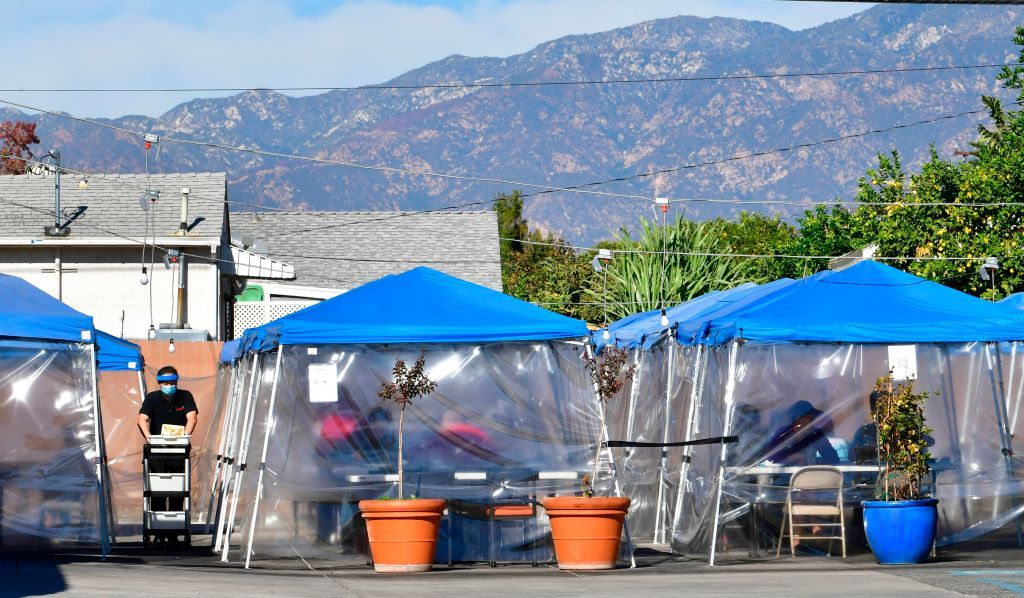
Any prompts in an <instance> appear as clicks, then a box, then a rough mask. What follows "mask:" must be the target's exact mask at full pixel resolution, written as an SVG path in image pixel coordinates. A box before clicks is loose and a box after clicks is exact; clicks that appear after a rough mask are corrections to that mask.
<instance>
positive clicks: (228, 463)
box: [214, 355, 256, 552]
mask: <svg viewBox="0 0 1024 598" xmlns="http://www.w3.org/2000/svg"><path fill="white" fill-rule="evenodd" d="M255 359H256V358H255V356H253V355H247V356H246V358H245V359H243V361H242V368H243V369H242V370H241V371H240V372H239V373H238V374H237V375H236V377H235V388H234V395H235V397H236V399H235V404H234V407H233V408H232V409H231V412H230V418H229V421H228V422H226V423H225V427H226V428H227V429H226V431H225V432H224V434H225V435H226V436H227V444H226V445H225V447H224V473H223V475H222V476H221V479H220V490H219V491H218V493H217V517H216V519H217V525H216V528H217V534H216V541H215V542H214V551H215V552H220V549H221V542H222V541H223V539H224V534H223V531H224V518H225V517H226V516H227V504H228V498H229V496H230V492H231V480H232V479H233V477H234V473H235V463H236V459H235V457H236V456H237V452H238V438H237V436H238V420H239V418H240V417H241V412H242V410H243V409H244V408H245V405H244V404H243V397H245V400H248V398H249V393H251V392H252V388H253V383H254V382H255V381H254V380H253V379H252V374H253V372H254V370H253V368H254V367H255ZM245 367H248V368H249V370H248V373H249V374H250V376H249V378H250V380H249V386H248V387H246V385H245V380H246V376H245V372H246V370H245V369H244V368H245Z"/></svg>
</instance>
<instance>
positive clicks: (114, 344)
mask: <svg viewBox="0 0 1024 598" xmlns="http://www.w3.org/2000/svg"><path fill="white" fill-rule="evenodd" d="M96 361H97V364H98V367H99V369H100V371H101V372H125V371H131V372H141V371H142V368H143V366H144V365H145V362H144V359H143V357H142V350H141V349H140V348H139V346H138V345H136V344H135V343H133V342H131V341H126V340H124V339H122V338H118V337H116V336H114V335H113V334H109V333H107V332H103V331H102V330H97V331H96Z"/></svg>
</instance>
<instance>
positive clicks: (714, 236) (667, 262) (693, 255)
mask: <svg viewBox="0 0 1024 598" xmlns="http://www.w3.org/2000/svg"><path fill="white" fill-rule="evenodd" d="M640 225H641V230H640V237H639V239H633V237H632V235H631V234H630V232H629V231H627V230H626V229H621V230H620V231H619V233H618V236H617V239H616V245H617V246H618V247H617V249H618V250H620V251H622V253H619V254H618V255H616V258H615V260H613V261H612V262H611V263H610V264H608V289H607V295H606V294H605V292H604V291H603V289H601V288H599V287H598V288H592V289H589V290H588V295H589V299H590V300H591V301H596V302H605V301H607V303H608V304H609V305H608V315H609V316H610V317H613V318H621V317H624V316H626V315H629V314H631V313H636V312H638V311H647V310H652V309H658V308H660V307H663V301H664V305H671V304H675V303H679V302H682V301H687V300H689V299H692V298H694V297H697V296H700V295H703V294H705V293H707V292H710V291H715V290H721V289H725V288H730V287H733V286H736V285H737V284H740V283H742V282H746V281H747V280H749V278H750V276H749V270H750V268H749V260H747V259H745V258H735V257H729V256H727V255H721V254H723V253H727V250H726V248H725V246H724V244H723V242H722V238H723V237H722V233H723V230H722V225H721V223H719V222H714V221H709V222H694V221H690V220H686V219H684V218H682V217H681V216H680V217H678V218H676V220H675V221H674V222H671V223H669V224H668V225H667V226H665V227H661V226H659V225H658V224H656V223H652V222H648V221H647V220H642V221H641V223H640ZM630 250H633V251H642V252H655V253H627V252H628V251H630Z"/></svg>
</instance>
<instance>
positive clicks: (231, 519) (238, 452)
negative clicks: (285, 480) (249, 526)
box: [217, 353, 260, 562]
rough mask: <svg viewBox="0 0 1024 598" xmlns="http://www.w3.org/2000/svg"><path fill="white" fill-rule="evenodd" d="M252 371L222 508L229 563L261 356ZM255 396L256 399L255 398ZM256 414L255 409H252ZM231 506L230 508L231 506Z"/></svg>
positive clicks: (224, 547) (224, 553)
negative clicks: (246, 434) (250, 413)
mask: <svg viewBox="0 0 1024 598" xmlns="http://www.w3.org/2000/svg"><path fill="white" fill-rule="evenodd" d="M251 367H252V371H251V372H250V377H249V392H248V393H246V399H245V405H244V406H243V407H242V409H241V410H240V411H239V412H238V415H237V417H236V418H235V429H236V430H237V429H238V424H239V422H241V424H242V429H241V432H240V433H239V435H238V437H237V438H236V439H235V440H236V441H237V442H236V444H235V445H234V455H235V456H234V457H233V458H232V462H231V468H230V469H229V470H228V473H230V474H232V475H231V476H230V479H228V480H227V481H226V482H225V486H226V488H227V493H226V494H225V495H224V503H223V505H222V508H221V515H222V517H221V521H220V528H219V530H220V532H219V533H220V539H219V543H220V544H219V546H218V548H217V550H221V551H222V555H221V560H222V561H224V562H227V560H228V548H229V547H230V545H231V544H230V539H231V529H232V528H233V527H234V523H235V509H236V508H237V500H235V499H237V497H238V489H239V487H240V484H241V481H240V479H239V478H241V477H242V474H243V473H244V472H245V469H244V467H243V463H242V459H243V458H244V454H245V453H244V451H245V433H246V429H247V424H248V422H249V416H248V415H249V411H250V406H251V405H252V404H253V403H255V402H256V400H258V399H259V390H258V388H257V384H256V382H257V380H256V379H257V378H258V377H259V376H258V372H259V370H260V356H259V353H256V354H254V355H253V357H252V363H251ZM254 395H255V398H254ZM252 411H253V412H255V409H252ZM232 482H234V490H232V485H231V484H232ZM229 505H230V506H229Z"/></svg>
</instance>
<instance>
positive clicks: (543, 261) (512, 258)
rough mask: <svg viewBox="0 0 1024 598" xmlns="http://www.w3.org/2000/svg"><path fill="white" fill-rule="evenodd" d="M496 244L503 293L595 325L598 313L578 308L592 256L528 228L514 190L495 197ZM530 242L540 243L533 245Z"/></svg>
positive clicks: (590, 273) (591, 272)
mask: <svg viewBox="0 0 1024 598" xmlns="http://www.w3.org/2000/svg"><path fill="white" fill-rule="evenodd" d="M494 210H495V212H497V216H498V235H499V236H500V237H501V238H502V239H504V240H502V241H501V278H502V287H503V288H504V291H505V292H506V293H508V294H509V295H512V296H513V297H517V298H519V299H522V300H524V301H530V302H532V303H537V304H540V305H543V306H544V307H546V308H548V309H550V310H552V311H554V312H557V313H561V314H564V315H567V316H571V317H574V318H580V319H583V320H589V321H597V320H599V319H600V315H599V313H600V310H599V309H598V308H596V307H594V306H589V305H583V303H584V302H586V301H587V299H586V298H585V297H584V289H585V288H586V287H587V285H588V281H589V280H590V278H591V277H592V275H593V271H592V270H591V267H590V259H591V258H592V257H593V254H592V253H584V254H582V255H581V254H577V253H576V252H575V251H574V250H573V249H572V248H571V247H569V246H568V245H567V244H566V243H565V241H564V240H562V239H561V238H559V237H557V236H555V235H551V234H545V233H543V232H541V231H538V230H530V227H529V224H528V223H527V221H526V219H525V218H523V198H522V194H521V193H520V192H519V191H513V192H512V193H511V194H504V193H502V194H499V195H498V196H497V200H496V201H495V203H494ZM530 242H536V243H541V244H538V245H533V244H531V243H530Z"/></svg>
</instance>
